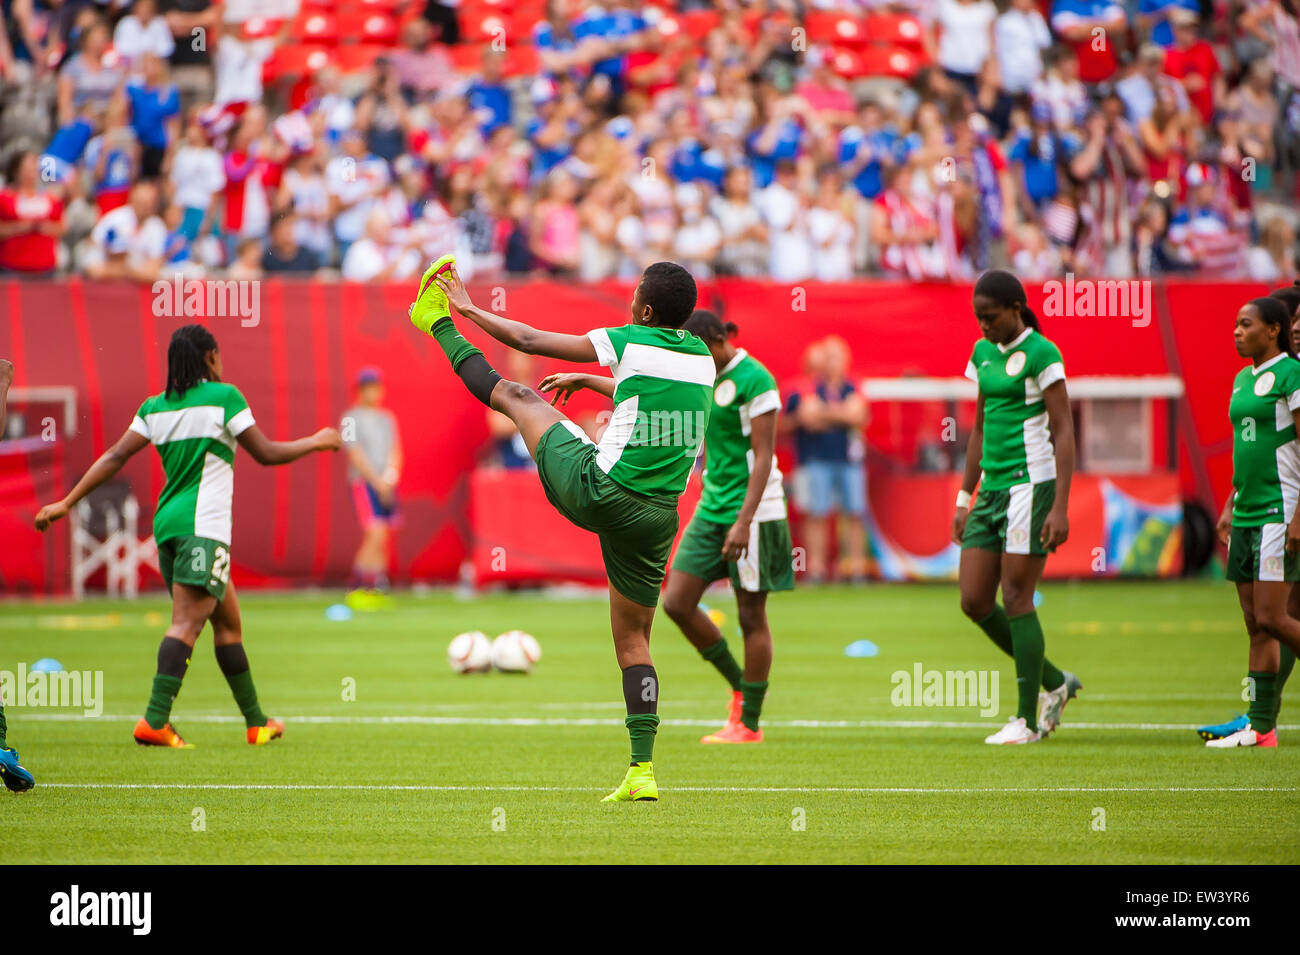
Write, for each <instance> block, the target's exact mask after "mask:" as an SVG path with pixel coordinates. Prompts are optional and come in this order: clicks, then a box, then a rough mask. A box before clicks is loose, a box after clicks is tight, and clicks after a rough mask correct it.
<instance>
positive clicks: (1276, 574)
mask: <svg viewBox="0 0 1300 955" xmlns="http://www.w3.org/2000/svg"><path fill="white" fill-rule="evenodd" d="M1233 338H1234V340H1235V342H1236V346H1237V354H1238V355H1240V356H1241V357H1242V358H1249V359H1250V361H1251V363H1250V364H1249V365H1247V366H1246V367H1245V368H1243V369H1242V370H1241V371H1240V372H1238V373H1237V378H1236V380H1235V381H1234V382H1233V383H1232V398H1231V401H1230V403H1229V405H1228V416H1229V417H1230V418H1231V419H1232V487H1233V493H1232V495H1231V496H1230V497H1229V499H1228V503H1227V504H1226V505H1225V506H1224V512H1223V515H1222V516H1221V517H1220V519H1219V534H1220V537H1226V538H1227V540H1228V569H1227V578H1228V579H1229V580H1231V581H1233V582H1235V583H1236V585H1237V599H1238V600H1239V601H1240V602H1241V613H1242V616H1243V617H1244V618H1245V623H1246V632H1247V633H1248V634H1249V635H1250V657H1249V667H1250V669H1249V673H1248V675H1249V677H1250V681H1251V686H1252V687H1253V689H1254V693H1253V695H1252V696H1251V699H1250V708H1249V711H1248V712H1247V714H1246V715H1247V717H1248V718H1249V720H1250V725H1249V726H1244V727H1242V728H1241V729H1238V730H1236V731H1235V732H1232V733H1229V734H1228V735H1226V736H1224V737H1223V738H1221V739H1211V740H1208V741H1207V742H1206V744H1205V745H1206V746H1209V747H1212V748H1215V749H1231V748H1235V747H1238V746H1265V747H1272V746H1277V729H1276V720H1277V708H1276V706H1275V703H1276V700H1277V690H1278V686H1277V684H1278V665H1279V662H1280V646H1279V644H1284V645H1285V646H1287V647H1289V648H1290V649H1291V651H1292V653H1296V652H1300V621H1298V620H1296V619H1295V618H1294V617H1292V616H1291V615H1290V614H1289V613H1288V612H1287V600H1288V598H1289V597H1290V595H1291V589H1292V584H1293V583H1294V582H1295V581H1297V580H1300V553H1297V549H1298V548H1300V514H1297V512H1296V500H1297V497H1300V443H1298V442H1297V440H1296V429H1297V423H1300V361H1297V360H1296V356H1295V348H1294V346H1293V345H1292V344H1291V315H1289V314H1287V309H1286V306H1285V305H1283V304H1282V302H1281V301H1279V300H1278V299H1275V298H1257V299H1252V300H1251V301H1249V302H1247V303H1246V304H1245V305H1243V306H1242V307H1241V310H1240V311H1239V312H1237V325H1236V329H1235V331H1234V332H1233ZM1229 508H1231V510H1229Z"/></svg>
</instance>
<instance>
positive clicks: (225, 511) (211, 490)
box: [149, 415, 235, 545]
mask: <svg viewBox="0 0 1300 955" xmlns="http://www.w3.org/2000/svg"><path fill="white" fill-rule="evenodd" d="M149 417H151V418H152V417H153V415H150V416H149ZM234 496H235V469H234V468H233V467H231V466H230V464H229V463H228V462H226V461H223V460H222V459H221V458H219V457H217V456H216V455H215V454H213V453H212V452H211V451H209V452H208V453H207V454H205V455H204V456H203V476H202V477H201V478H200V479H199V493H198V496H197V498H196V499H195V501H194V536H195V537H208V538H211V539H212V540H214V541H221V543H223V544H227V545H228V544H229V543H230V528H231V523H232V520H231V509H232V502H233V500H234Z"/></svg>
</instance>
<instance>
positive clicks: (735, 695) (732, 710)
mask: <svg viewBox="0 0 1300 955" xmlns="http://www.w3.org/2000/svg"><path fill="white" fill-rule="evenodd" d="M743 700H744V694H742V693H741V692H740V691H739V690H732V691H731V705H730V706H729V707H728V708H727V725H726V726H724V727H723V728H722V729H720V730H718V732H717V733H710V734H709V735H708V736H701V737H700V742H701V743H711V742H714V739H713V737H714V736H717V735H718V733H722V732H724V731H725V730H729V729H731V728H732V727H733V726H739V725H740V707H741V703H742V702H743Z"/></svg>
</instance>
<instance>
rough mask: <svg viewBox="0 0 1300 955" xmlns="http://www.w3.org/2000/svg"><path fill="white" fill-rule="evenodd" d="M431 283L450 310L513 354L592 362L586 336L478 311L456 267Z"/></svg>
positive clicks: (592, 350) (593, 357)
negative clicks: (435, 286) (513, 351)
mask: <svg viewBox="0 0 1300 955" xmlns="http://www.w3.org/2000/svg"><path fill="white" fill-rule="evenodd" d="M434 281H436V282H437V283H438V285H439V286H441V288H442V290H443V291H444V292H446V293H447V301H448V302H449V303H450V304H451V307H452V308H454V309H455V310H456V311H458V312H459V313H460V314H462V315H464V316H465V317H466V318H468V319H469V320H470V321H471V322H473V323H474V324H475V325H477V326H478V327H479V328H481V329H483V331H485V332H487V333H488V334H489V335H491V336H492V337H493V338H495V339H496V340H497V341H499V342H501V343H502V344H505V345H509V346H510V347H511V348H513V349H515V350H516V351H521V352H523V353H524V354H527V355H543V356H545V357H546V358H561V359H563V360H565V361H595V360H596V346H595V345H593V344H592V343H591V340H590V339H589V338H587V336H586V335H565V334H563V333H561V332H547V331H543V330H542V329H540V328H533V327H532V326H531V325H525V324H524V323H523V322H516V321H513V320H511V319H509V318H503V317H502V316H500V315H497V314H496V313H494V312H488V311H485V310H484V309H481V308H479V307H478V306H477V305H475V304H474V303H473V302H472V301H470V297H469V293H468V292H467V291H465V283H464V282H462V281H461V279H460V275H458V274H457V272H456V268H455V266H452V268H450V269H448V270H447V271H446V272H444V273H443V274H442V275H439V276H436V277H435V279H434Z"/></svg>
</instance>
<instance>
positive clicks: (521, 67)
mask: <svg viewBox="0 0 1300 955" xmlns="http://www.w3.org/2000/svg"><path fill="white" fill-rule="evenodd" d="M539 70H541V64H540V63H539V62H538V60H537V50H535V49H534V48H533V47H532V46H531V45H529V44H520V45H518V46H512V47H510V48H509V49H508V50H506V61H505V64H504V68H503V69H502V74H503V75H505V76H508V77H512V76H534V75H536V74H537V72H538V71H539Z"/></svg>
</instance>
